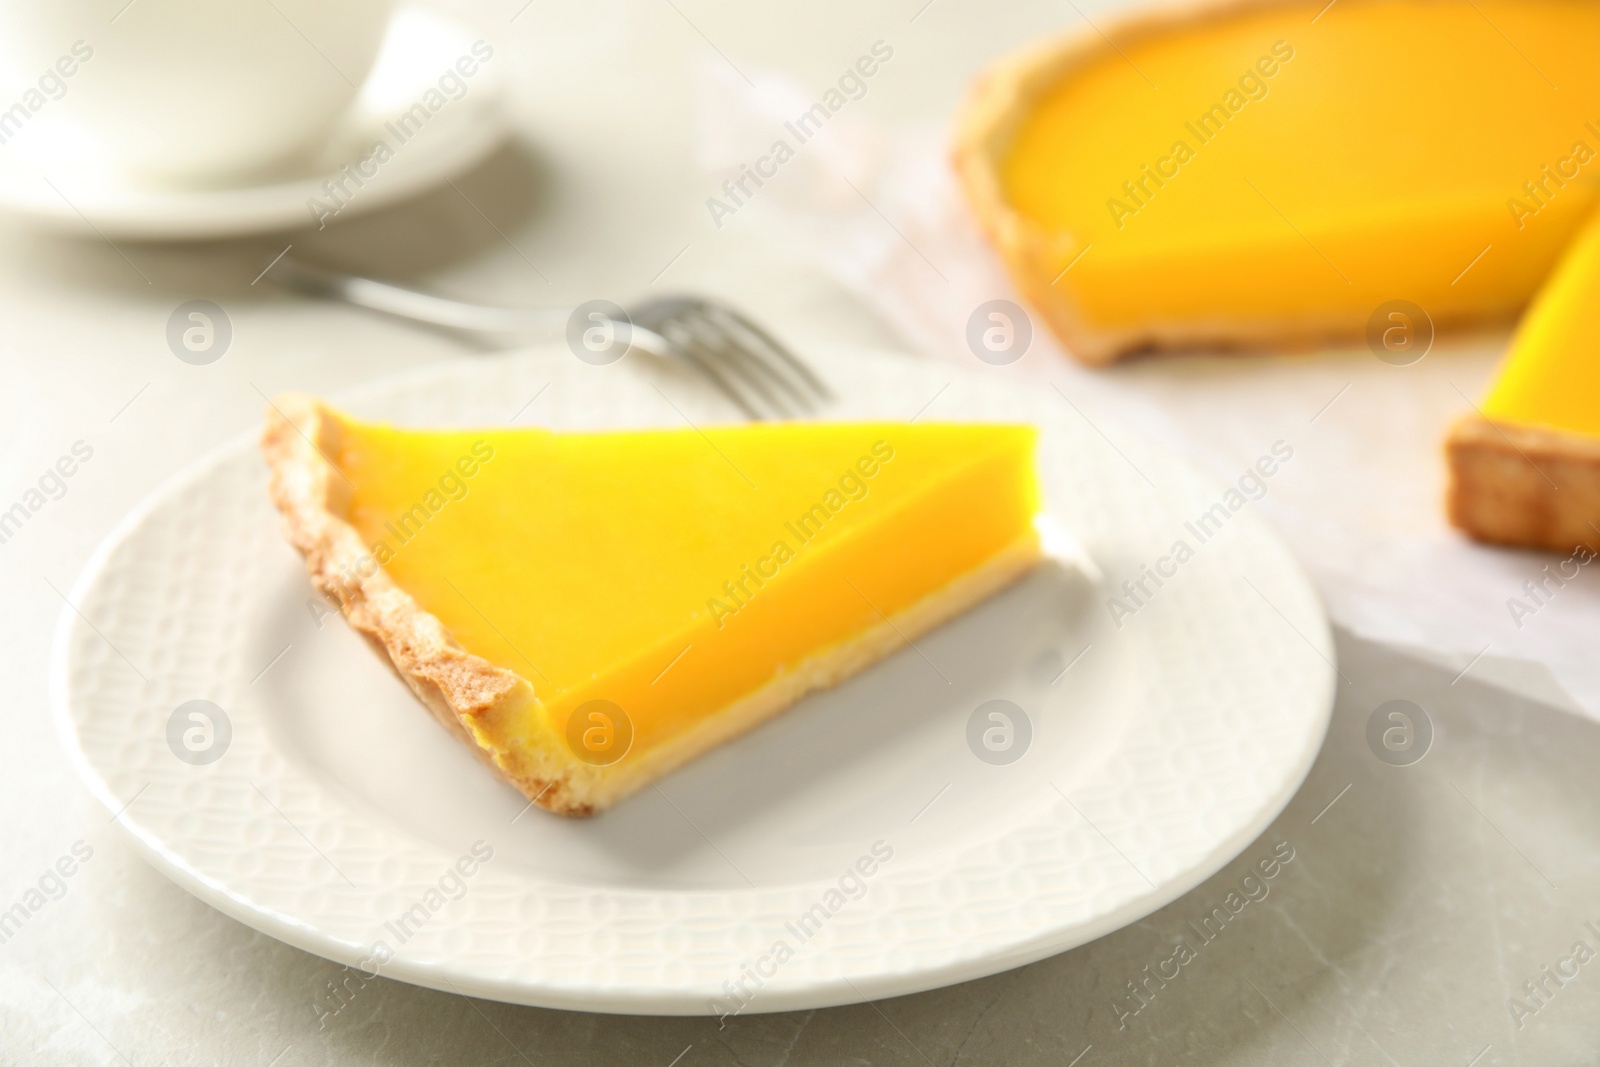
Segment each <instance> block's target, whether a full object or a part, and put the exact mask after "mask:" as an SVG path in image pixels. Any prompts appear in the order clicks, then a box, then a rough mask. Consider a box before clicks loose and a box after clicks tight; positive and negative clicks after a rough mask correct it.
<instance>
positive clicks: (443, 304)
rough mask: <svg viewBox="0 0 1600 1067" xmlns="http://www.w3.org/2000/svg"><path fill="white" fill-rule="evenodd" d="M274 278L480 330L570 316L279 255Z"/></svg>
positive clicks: (514, 328)
mask: <svg viewBox="0 0 1600 1067" xmlns="http://www.w3.org/2000/svg"><path fill="white" fill-rule="evenodd" d="M267 276H268V277H269V278H271V279H273V280H274V281H276V282H280V283H282V284H284V285H287V286H289V287H290V288H291V289H297V290H299V291H301V292H303V293H311V294H314V295H316V296H324V297H331V298H333V299H335V300H342V301H344V302H345V303H348V304H356V305H358V306H360V307H364V308H371V309H372V310H374V311H382V312H384V313H385V314H389V315H395V316H398V317H399V318H402V319H410V320H411V321H413V322H425V323H429V324H430V325H433V326H445V327H448V328H450V329H455V330H472V331H478V332H482V333H527V332H535V331H540V332H542V331H547V330H550V329H559V328H561V327H562V326H564V325H565V324H566V321H567V319H568V317H569V316H570V315H571V309H567V308H507V307H490V306H488V305H485V304H471V303H467V302H466V301H462V300H452V299H450V298H449V297H443V296H435V295H434V294H432V293H424V292H419V291H418V290H416V289H407V288H405V287H404V286H400V285H393V284H391V283H389V282H380V281H378V280H376V279H374V278H363V277H360V276H359V275H354V274H341V273H340V272H338V271H333V270H328V269H327V268H326V267H313V266H311V265H310V264H307V263H301V262H299V261H297V260H293V259H288V258H284V259H280V260H278V262H276V263H274V264H273V265H272V266H271V267H270V268H268V270H267Z"/></svg>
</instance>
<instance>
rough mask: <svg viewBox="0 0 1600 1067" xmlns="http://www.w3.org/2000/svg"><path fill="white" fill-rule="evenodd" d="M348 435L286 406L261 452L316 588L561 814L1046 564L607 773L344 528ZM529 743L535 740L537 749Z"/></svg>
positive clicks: (1015, 557)
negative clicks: (343, 446)
mask: <svg viewBox="0 0 1600 1067" xmlns="http://www.w3.org/2000/svg"><path fill="white" fill-rule="evenodd" d="M339 432H340V430H339V422H338V419H337V418H336V417H332V416H331V415H330V413H329V412H328V411H327V409H326V408H324V407H323V406H322V405H321V404H320V403H319V402H318V401H316V400H315V399H313V398H310V397H301V396H284V397H280V398H279V399H278V400H277V401H276V402H275V403H274V404H273V405H272V406H271V408H270V409H269V410H268V412H267V424H266V428H265V430H264V431H263V433H262V438H261V450H262V454H263V456H264V457H265V458H266V461H267V466H268V468H269V470H270V473H271V478H270V493H271V496H272V500H273V503H274V504H276V505H277V507H278V510H279V511H280V512H281V513H282V515H283V527H284V532H285V535H286V536H287V537H288V539H289V542H290V543H291V544H293V545H294V547H295V548H297V549H298V550H299V551H300V553H301V554H302V555H303V556H304V557H305V560H306V568H307V570H308V571H309V572H310V574H311V580H312V582H313V584H315V585H316V587H317V589H318V590H320V591H321V592H322V593H323V594H324V595H327V596H330V597H333V598H335V599H337V600H338V602H339V605H340V608H341V609H342V610H343V612H344V615H345V617H346V619H348V620H349V622H350V625H351V626H352V627H354V628H355V630H356V631H357V632H358V633H360V634H361V635H362V636H363V637H365V638H366V639H367V640H368V642H369V643H371V644H372V645H373V647H374V648H375V649H377V650H378V651H379V652H381V653H382V654H383V657H384V659H385V660H386V661H387V662H388V663H389V664H390V666H392V667H393V668H394V671H395V673H396V674H398V675H399V676H400V679H401V680H402V681H404V682H405V683H406V685H407V686H408V687H409V688H410V689H411V691H412V692H413V693H414V694H416V696H417V699H419V700H420V701H422V703H423V705H424V706H426V707H427V709H428V711H429V712H430V713H432V715H433V717H434V718H435V719H436V720H438V721H439V723H440V724H441V725H443V726H444V727H445V729H447V730H449V731H450V732H451V733H452V734H454V735H455V736H456V737H458V738H460V739H461V740H462V741H464V742H465V743H466V744H467V745H469V746H470V747H471V748H472V750H473V752H474V753H475V754H476V755H478V756H479V758H481V759H482V760H483V761H484V762H485V763H486V764H488V766H489V767H491V768H492V769H493V770H494V771H495V773H496V774H498V775H499V776H500V777H502V778H504V779H505V780H506V781H508V782H510V783H511V784H512V785H514V786H515V787H516V788H517V789H519V790H520V791H521V792H522V793H523V795H524V796H526V797H527V798H528V799H529V800H530V801H532V802H533V803H535V804H537V805H539V806H540V807H542V808H544V809H546V810H547V811H553V812H557V813H559V814H563V815H588V814H592V813H594V812H599V811H603V810H605V809H606V808H608V807H610V806H612V805H613V804H615V803H617V802H618V801H619V800H621V799H623V798H624V797H626V796H628V795H629V794H631V793H633V792H636V791H637V790H639V789H642V788H643V787H644V786H646V785H648V784H649V783H651V782H652V781H654V780H656V779H657V778H659V777H661V776H662V775H664V774H666V773H668V772H669V771H672V770H674V769H675V768H677V767H680V766H682V765H683V764H684V763H687V762H688V761H689V760H691V759H693V758H694V757H695V756H698V755H699V754H701V753H702V752H705V751H707V750H708V749H711V748H713V747H715V746H717V745H719V744H722V743H723V742H725V741H728V740H730V739H732V738H733V737H736V736H738V735H739V734H741V733H744V732H745V731H746V730H749V729H751V728H752V727H754V726H756V725H757V724H759V723H761V722H763V721H765V720H766V719H769V718H771V717H773V716H774V715H776V714H778V713H779V712H781V711H783V710H784V709H785V708H787V707H788V706H789V705H791V704H793V703H794V702H795V701H797V700H799V699H800V698H801V697H803V696H805V695H806V694H807V693H809V692H812V691H813V690H817V689H825V688H828V687H830V686H834V685H837V684H838V683H840V682H841V681H843V680H845V679H846V678H848V677H850V676H851V675H853V674H855V673H856V672H858V671H860V670H862V669H863V668H865V667H867V666H870V665H871V664H873V663H875V662H877V661H878V660H879V659H882V658H883V657H885V656H887V655H888V654H890V653H891V652H894V651H897V650H898V649H900V648H901V647H903V646H904V645H905V643H906V641H907V640H912V639H915V638H916V637H917V636H919V635H921V634H923V633H925V632H927V631H928V630H931V629H933V628H934V627H936V626H938V625H940V624H941V623H943V622H945V621H947V620H949V619H951V618H953V617H954V616H956V615H959V614H960V613H961V612H963V611H965V610H967V609H968V608H970V607H972V606H973V605H974V604H976V603H978V602H979V601H981V600H983V599H985V598H986V597H988V596H990V595H991V594H993V593H995V592H997V591H998V590H1000V589H1002V588H1004V587H1005V586H1006V585H1008V584H1010V583H1011V582H1013V581H1015V580H1016V579H1017V578H1019V577H1021V576H1022V575H1023V574H1025V573H1027V572H1028V571H1029V570H1030V569H1031V568H1032V567H1033V565H1034V564H1035V563H1036V562H1037V561H1038V560H1039V557H1040V547H1039V540H1038V537H1037V535H1036V534H1034V533H1033V532H1032V531H1030V532H1029V533H1028V534H1027V535H1025V536H1024V537H1022V538H1021V539H1019V540H1018V541H1017V542H1016V543H1015V544H1014V545H1012V546H1011V547H1009V548H1007V549H1005V550H1004V551H1002V552H1001V553H999V554H998V555H996V556H995V557H993V558H992V559H990V560H989V561H987V562H986V563H985V564H984V565H983V566H981V567H979V568H977V569H975V570H973V571H969V572H968V573H966V574H964V575H962V576H960V577H959V578H957V579H956V580H955V581H953V582H951V583H950V584H948V585H947V586H945V587H944V588H943V589H941V590H938V591H937V592H935V593H933V594H930V595H929V596H927V597H924V598H923V599H922V600H920V601H918V602H917V603H915V604H913V605H911V606H910V607H909V608H907V609H905V610H904V611H902V612H900V613H899V614H897V615H895V616H894V617H892V618H887V619H883V620H881V621H880V622H878V623H876V624H874V625H873V626H871V627H868V628H867V629H866V630H864V631H863V632H861V633H860V634H857V635H856V636H855V637H853V638H851V639H850V640H849V641H846V642H844V643H842V644H839V645H837V646H834V647H832V648H827V649H823V650H822V651H820V652H818V653H816V654H814V655H812V656H810V657H808V658H807V659H805V660H802V661H801V662H800V663H799V664H797V665H796V666H795V667H794V668H793V669H791V670H789V671H787V672H785V673H784V674H782V675H779V676H778V677H777V678H775V679H774V680H773V681H772V682H770V683H768V684H767V685H764V686H762V687H761V688H760V689H757V690H754V691H753V692H750V693H747V694H746V695H745V696H743V697H741V698H740V699H739V700H737V701H735V702H734V703H732V704H730V705H728V706H727V707H725V708H722V709H721V710H719V711H717V712H715V713H713V714H711V715H709V716H707V717H706V718H704V719H703V720H701V721H700V723H698V724H697V725H696V726H695V727H694V728H693V729H691V730H688V731H686V732H685V733H683V734H681V735H679V736H678V737H677V738H674V739H673V740H671V741H670V742H667V743H665V744H660V745H657V746H655V747H653V748H651V749H649V750H647V751H643V752H637V753H629V754H628V755H626V756H624V757H623V758H622V759H621V760H619V761H618V762H616V763H614V764H611V765H609V766H595V765H592V764H589V763H586V762H584V761H581V760H579V759H577V758H576V757H574V756H573V755H572V754H571V752H570V751H569V750H568V749H567V747H566V744H565V742H564V739H563V738H562V737H561V736H560V735H559V734H557V733H555V732H554V731H553V730H552V729H551V728H550V727H549V726H548V724H546V723H545V722H544V716H543V709H542V708H541V707H540V705H539V704H538V703H537V701H536V699H535V697H534V692H533V686H532V685H531V684H530V683H529V682H528V681H527V680H526V679H524V678H523V677H521V676H520V675H519V674H517V673H516V672H515V671H510V670H506V669H505V668H502V667H497V666H495V665H494V664H492V663H490V662H489V661H487V660H485V659H482V658H480V657H478V656H474V655H472V654H471V653H469V652H467V651H466V650H465V649H463V648H462V647H461V646H460V645H458V644H457V643H456V641H455V639H454V638H453V637H452V636H451V635H450V632H449V630H448V629H446V628H445V626H444V624H443V623H441V622H440V621H439V620H438V619H437V618H436V617H434V616H433V615H431V614H429V613H428V612H427V611H424V610H423V609H422V607H421V605H419V604H418V603H417V602H416V601H415V600H414V599H412V597H411V596H410V594H408V593H406V592H405V590H403V589H401V588H400V587H399V586H398V585H396V584H395V583H394V582H393V581H392V580H391V579H390V578H389V576H388V575H387V574H386V573H384V571H383V568H382V567H379V566H378V565H377V564H376V562H375V561H374V560H373V559H372V556H371V554H370V553H369V552H368V551H367V548H366V546H365V545H363V544H362V542H361V538H360V535H359V534H358V533H357V532H356V530H355V528H354V527H353V526H351V525H350V523H349V522H347V521H346V520H345V515H346V513H347V511H348V504H349V490H348V484H347V483H346V482H345V481H344V480H343V475H342V474H340V472H339V471H338V470H337V469H336V468H335V467H334V465H333V463H332V461H331V460H330V459H329V457H330V456H332V455H334V454H336V453H337V451H338V447H339ZM530 737H531V738H532V740H528V739H529V738H530Z"/></svg>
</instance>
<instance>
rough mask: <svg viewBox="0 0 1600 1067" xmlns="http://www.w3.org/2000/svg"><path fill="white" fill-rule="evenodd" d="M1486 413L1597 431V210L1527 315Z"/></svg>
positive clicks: (1578, 430) (1599, 423) (1575, 430)
mask: <svg viewBox="0 0 1600 1067" xmlns="http://www.w3.org/2000/svg"><path fill="white" fill-rule="evenodd" d="M1483 413H1484V414H1485V415H1487V416H1488V417H1489V418H1491V419H1494V420H1496V421H1498V422H1508V423H1514V424H1517V425H1522V426H1537V427H1541V428H1543V429H1547V430H1559V431H1563V432H1566V433H1576V434H1582V435H1586V436H1591V437H1600V216H1597V217H1595V218H1594V219H1591V220H1590V222H1589V223H1588V224H1587V225H1586V226H1585V227H1584V229H1583V231H1582V232H1581V234H1580V236H1579V237H1578V239H1577V240H1576V241H1575V242H1574V243H1573V245H1572V247H1571V248H1569V249H1568V250H1567V253H1566V255H1565V256H1564V257H1563V258H1562V260H1561V265H1560V266H1559V267H1557V268H1556V271H1555V273H1554V274H1553V275H1552V276H1551V278H1550V281H1549V282H1548V283H1547V284H1546V285H1545V287H1544V289H1542V290H1541V291H1540V293H1539V298H1538V299H1537V300H1536V301H1534V304H1533V307H1532V308H1530V309H1529V311H1528V314H1527V316H1526V317H1525V318H1524V319H1523V320H1522V325H1521V326H1520V327H1518V329H1517V335H1516V338H1515V339H1514V340H1513V341H1512V344H1511V351H1510V353H1509V354H1508V355H1507V356H1506V360H1505V363H1504V364H1503V365H1502V366H1501V368H1500V374H1499V377H1498V379H1497V380H1496V381H1495V383H1494V385H1493V386H1492V387H1491V388H1490V390H1489V395H1488V397H1487V398H1485V400H1484V402H1483Z"/></svg>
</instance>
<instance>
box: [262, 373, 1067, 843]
mask: <svg viewBox="0 0 1600 1067" xmlns="http://www.w3.org/2000/svg"><path fill="white" fill-rule="evenodd" d="M1035 437H1036V434H1035V431H1034V430H1033V429H1032V428H1030V427H1025V426H1009V425H984V424H933V423H930V424H915V425H913V424H906V423H876V424H859V423H845V424H803V423H794V424H775V425H755V426H742V427H732V428H711V429H706V430H704V431H703V432H702V431H699V430H693V429H690V430H662V431H627V432H604V433H555V432H550V431H546V430H539V429H484V430H405V429H398V428H395V427H392V426H388V425H382V424H374V423H364V422H359V421H357V420H354V419H351V418H349V417H348V416H345V415H343V414H341V413H339V412H337V411H335V410H333V409H332V408H329V407H327V406H326V405H324V404H322V403H320V402H319V401H316V400H314V399H312V398H307V397H299V396H290V397H283V398H280V399H279V400H278V401H277V402H276V403H275V404H274V406H273V408H272V410H271V411H270V412H269V414H268V425H267V428H266V431H265V434H264V438H263V451H264V453H265V455H266V458H267V461H268V464H269V466H270V468H271V472H272V480H271V485H272V495H273V499H274V501H275V502H276V504H277V505H278V507H279V509H280V510H281V511H282V513H283V516H284V520H285V528H286V531H287V533H288V536H289V538H290V540H291V541H292V542H293V543H294V545H295V547H297V548H298V549H299V550H300V551H301V552H302V553H303V554H304V555H305V557H306V562H307V566H308V568H309V570H310V572H311V575H312V578H313V580H314V581H315V583H316V584H317V586H318V587H319V588H320V589H322V590H323V591H324V592H325V593H327V594H329V595H331V596H333V597H336V598H337V599H338V601H339V603H340V605H341V607H342V608H343V610H344V613H345V615H346V617H347V618H348V619H349V621H350V622H351V624H352V625H353V626H354V627H355V628H356V629H357V630H359V631H360V632H361V633H363V634H364V635H366V636H367V637H368V638H369V639H370V640H371V641H372V642H373V643H374V645H376V646H377V647H378V648H379V649H380V650H381V651H382V652H383V654H384V655H385V656H386V657H387V658H388V660H389V661H390V662H391V663H392V665H393V666H394V668H395V670H396V671H397V673H398V674H399V675H400V677H401V678H402V679H404V680H405V682H406V683H407V684H408V685H409V686H410V688H411V689H412V691H413V692H414V693H415V694H416V695H417V696H418V697H419V698H420V699H421V700H422V702H423V703H424V704H426V705H427V706H428V708H429V709H430V710H431V711H432V712H433V714H434V716H435V717H436V718H437V719H438V720H439V721H440V722H441V723H443V724H444V725H445V726H446V727H447V728H448V729H450V730H451V731H452V732H453V733H455V734H456V735H457V736H458V737H460V738H461V739H462V740H464V741H465V742H467V743H468V744H469V745H470V746H472V748H473V749H474V750H475V751H476V752H477V753H478V754H479V755H480V756H481V757H482V758H483V759H484V760H485V761H486V762H487V763H488V764H489V765H490V766H491V767H493V768H494V770H495V771H497V772H498V773H499V774H500V775H501V776H502V777H504V778H505V779H506V780H508V781H509V782H511V783H512V784H513V785H515V786H516V787H517V788H518V789H520V790H521V791H522V792H523V793H524V794H525V795H527V796H528V798H529V799H530V800H533V801H535V802H536V803H538V804H539V805H540V806H542V807H545V808H547V809H549V810H551V811H557V812H563V813H569V814H585V813H589V812H594V811H600V810H603V809H605V808H607V807H609V806H611V805H613V804H615V803H616V802H617V801H618V800H620V799H621V798H623V797H625V796H627V795H628V794H629V793H632V792H634V791H635V790H637V789H639V788H641V787H643V786H644V785H646V784H648V783H649V782H651V781H653V780H655V779H656V778H657V777H659V776H660V775H662V774H665V773H666V772H668V771H670V770H672V769H673V768H675V767H677V766H680V765H681V764H683V763H684V762H686V761H687V760H689V759H691V758H693V757H694V756H696V755H698V754H699V753H701V752H703V751H705V750H707V749H709V748H711V747H713V746H715V745H717V744H719V743H721V742H723V741H726V740H728V739H730V738H732V737H734V736H736V735H738V734H740V733H742V732H744V731H745V730H747V729H749V728H751V727H752V726H754V725H756V724H757V723H759V722H761V721H763V720H765V719H767V718H769V717H770V716H772V715H774V714H776V713H778V712H779V711H781V710H783V709H784V708H785V707H787V706H789V705H790V704H792V703H793V702H794V701H796V700H798V699H799V698H800V697H801V696H803V695H804V694H806V693H807V692H810V691H812V690H815V689H819V688H824V687H827V686H831V685H834V684H836V683H837V682H839V681H841V680H842V679H844V678H846V677H848V676H850V675H851V674H853V673H855V672H857V671H859V670H861V669H862V668H863V667H865V666H867V665H869V664H871V663H873V662H875V661H876V660H878V659H880V658H882V657H883V656H885V655H887V654H889V653H891V652H894V651H896V650H898V649H902V648H904V647H906V645H907V642H909V641H911V640H914V639H915V638H916V637H917V636H918V635H919V634H921V633H923V632H925V631H927V630H928V629H930V628H932V627H934V626H936V625H938V624H939V623H941V622H944V621H945V620H947V619H949V618H951V617H952V616H954V615H956V614H958V613H959V612H961V611H963V610H965V609H966V608H968V607H970V606H971V605H973V604H974V603H976V602H977V601H979V600H981V599H983V598H984V597H986V596H988V595H989V594H991V593H993V592H995V591H996V590H998V589H1000V588H1001V587H1003V586H1005V585H1006V584H1008V583H1009V582H1011V581H1013V580H1014V579H1016V578H1017V577H1019V576H1020V575H1022V574H1023V573H1025V572H1026V571H1028V570H1029V569H1030V568H1031V567H1032V565H1033V564H1034V563H1035V562H1036V560H1037V559H1038V557H1039V551H1040V550H1039V541H1038V536H1037V534H1036V532H1035V530H1034V517H1035V513H1036V511H1037V510H1038V504H1039V501H1038V490H1037V485H1036V477H1035V473H1034V458H1033V456H1034V448H1035Z"/></svg>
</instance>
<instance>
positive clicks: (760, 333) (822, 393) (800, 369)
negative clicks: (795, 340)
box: [712, 304, 833, 401]
mask: <svg viewBox="0 0 1600 1067" xmlns="http://www.w3.org/2000/svg"><path fill="white" fill-rule="evenodd" d="M712 306H713V307H715V308H716V309H717V310H718V311H719V312H721V313H722V314H724V315H726V316H727V317H728V318H729V319H731V320H732V321H733V322H734V324H735V325H736V326H737V327H738V328H739V329H741V330H744V331H745V332H746V333H748V334H750V335H751V336H752V337H754V338H755V339H756V341H757V342H759V344H760V345H761V346H763V347H764V348H766V349H767V350H768V351H770V352H771V353H772V354H773V355H775V356H777V357H778V359H780V360H782V361H783V363H784V364H785V365H786V366H787V367H789V369H790V370H792V371H794V372H795V374H797V375H799V376H800V377H801V378H802V379H803V380H804V381H805V383H806V384H807V385H809V386H810V387H811V391H812V393H813V394H814V395H815V396H816V397H817V399H819V400H824V401H826V400H832V399H833V390H831V389H829V388H828V386H827V384H826V383H825V382H823V380H822V379H821V378H820V377H818V376H817V374H816V372H815V371H813V370H812V369H811V368H810V367H808V366H807V365H806V364H805V362H804V361H803V360H801V359H800V358H799V357H798V356H796V355H795V354H794V353H793V352H790V351H789V349H788V348H786V347H785V346H784V345H783V344H782V343H781V342H779V341H778V339H777V338H775V337H773V336H772V334H770V333H768V332H767V331H766V330H765V329H763V328H762V327H761V326H759V325H757V324H756V323H755V322H754V321H752V320H751V319H749V318H748V317H746V316H745V315H743V314H741V313H739V312H738V311H735V310H734V309H733V308H731V307H728V306H727V305H725V304H714V305H712Z"/></svg>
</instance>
